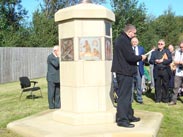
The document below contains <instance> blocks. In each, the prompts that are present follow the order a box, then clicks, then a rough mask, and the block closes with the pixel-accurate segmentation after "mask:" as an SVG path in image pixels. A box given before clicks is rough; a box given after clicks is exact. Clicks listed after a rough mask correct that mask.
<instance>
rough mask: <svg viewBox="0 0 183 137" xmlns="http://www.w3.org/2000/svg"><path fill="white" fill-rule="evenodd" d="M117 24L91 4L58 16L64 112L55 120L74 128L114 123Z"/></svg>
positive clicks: (86, 0)
mask: <svg viewBox="0 0 183 137" xmlns="http://www.w3.org/2000/svg"><path fill="white" fill-rule="evenodd" d="M114 20H115V15H114V14H113V12H112V11H110V10H109V9H106V8H105V7H103V6H101V5H96V4H92V3H91V2H90V1H89V0H83V1H82V2H81V3H80V4H77V5H75V6H71V7H68V8H64V9H61V10H59V11H58V12H56V13H55V22H57V23H58V28H59V46H60V49H61V57H60V80H61V81H60V82H61V109H59V110H57V111H55V112H54V113H53V119H54V120H56V121H60V122H63V123H67V124H71V125H85V124H102V123H112V122H114V114H113V113H112V112H111V109H112V107H113V106H112V103H111V100H110V96H109V92H110V89H111V72H110V69H111V63H112V24H111V23H112V22H113V21H114Z"/></svg>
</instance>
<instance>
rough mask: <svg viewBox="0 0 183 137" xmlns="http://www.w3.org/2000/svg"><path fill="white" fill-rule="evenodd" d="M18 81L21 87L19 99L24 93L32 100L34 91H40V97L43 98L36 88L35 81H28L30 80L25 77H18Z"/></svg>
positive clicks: (38, 88)
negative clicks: (28, 93) (27, 93)
mask: <svg viewBox="0 0 183 137" xmlns="http://www.w3.org/2000/svg"><path fill="white" fill-rule="evenodd" d="M19 80H20V85H21V89H22V92H21V94H20V97H19V99H21V97H22V94H23V93H24V92H30V97H31V98H32V99H34V95H33V92H34V91H40V94H41V97H43V96H42V92H41V88H40V87H38V86H36V84H37V83H38V82H37V81H30V79H29V78H28V77H26V76H24V77H20V78H19ZM32 83H33V84H32Z"/></svg>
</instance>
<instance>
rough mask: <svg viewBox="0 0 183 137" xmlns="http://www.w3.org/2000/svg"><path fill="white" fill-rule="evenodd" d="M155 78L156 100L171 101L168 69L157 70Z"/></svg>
mask: <svg viewBox="0 0 183 137" xmlns="http://www.w3.org/2000/svg"><path fill="white" fill-rule="evenodd" d="M157 73H158V74H157V78H156V79H155V101H156V102H161V101H162V102H164V103H167V102H169V73H168V71H167V69H162V70H158V71H157Z"/></svg>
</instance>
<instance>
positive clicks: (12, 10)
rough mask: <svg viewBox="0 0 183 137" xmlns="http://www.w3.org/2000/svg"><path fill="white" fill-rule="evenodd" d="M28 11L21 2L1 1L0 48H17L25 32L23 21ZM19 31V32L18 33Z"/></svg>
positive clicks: (15, 0) (14, 0) (17, 0)
mask: <svg viewBox="0 0 183 137" xmlns="http://www.w3.org/2000/svg"><path fill="white" fill-rule="evenodd" d="M26 14H27V11H26V10H25V9H23V8H22V5H21V0H8V1H7V0H1V1H0V46H17V45H18V43H19V42H20V40H21V37H22V36H23V33H24V32H25V31H24V29H23V28H22V26H21V21H22V20H23V19H24V17H25V16H26ZM17 31H19V32H17Z"/></svg>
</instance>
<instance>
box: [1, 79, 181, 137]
mask: <svg viewBox="0 0 183 137" xmlns="http://www.w3.org/2000/svg"><path fill="white" fill-rule="evenodd" d="M34 80H36V81H38V82H39V83H38V85H39V86H40V87H41V89H42V93H43V98H38V99H35V100H32V99H26V96H27V95H28V94H29V93H23V95H22V99H21V100H19V96H20V91H21V89H20V84H19V82H12V83H6V84H0V137H21V136H19V135H17V134H15V133H13V132H11V131H9V130H7V129H6V125H7V124H8V123H10V122H12V121H14V120H17V119H21V118H24V117H27V116H30V115H33V114H36V113H38V112H41V111H44V110H47V109H48V102H47V82H46V79H45V78H40V79H34ZM35 94H36V95H37V96H39V95H40V93H39V92H35ZM153 96H154V94H153V93H149V94H146V95H143V99H144V103H145V104H143V105H140V104H137V103H135V102H134V103H133V108H134V109H135V110H146V111H153V112H161V113H162V114H163V115H164V118H163V121H162V124H161V127H160V130H159V133H158V137H182V136H183V131H182V125H183V104H182V102H181V101H180V100H179V101H178V102H177V105H175V106H168V105H167V104H164V103H159V104H157V103H154V101H153ZM181 98H182V99H183V97H181Z"/></svg>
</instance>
